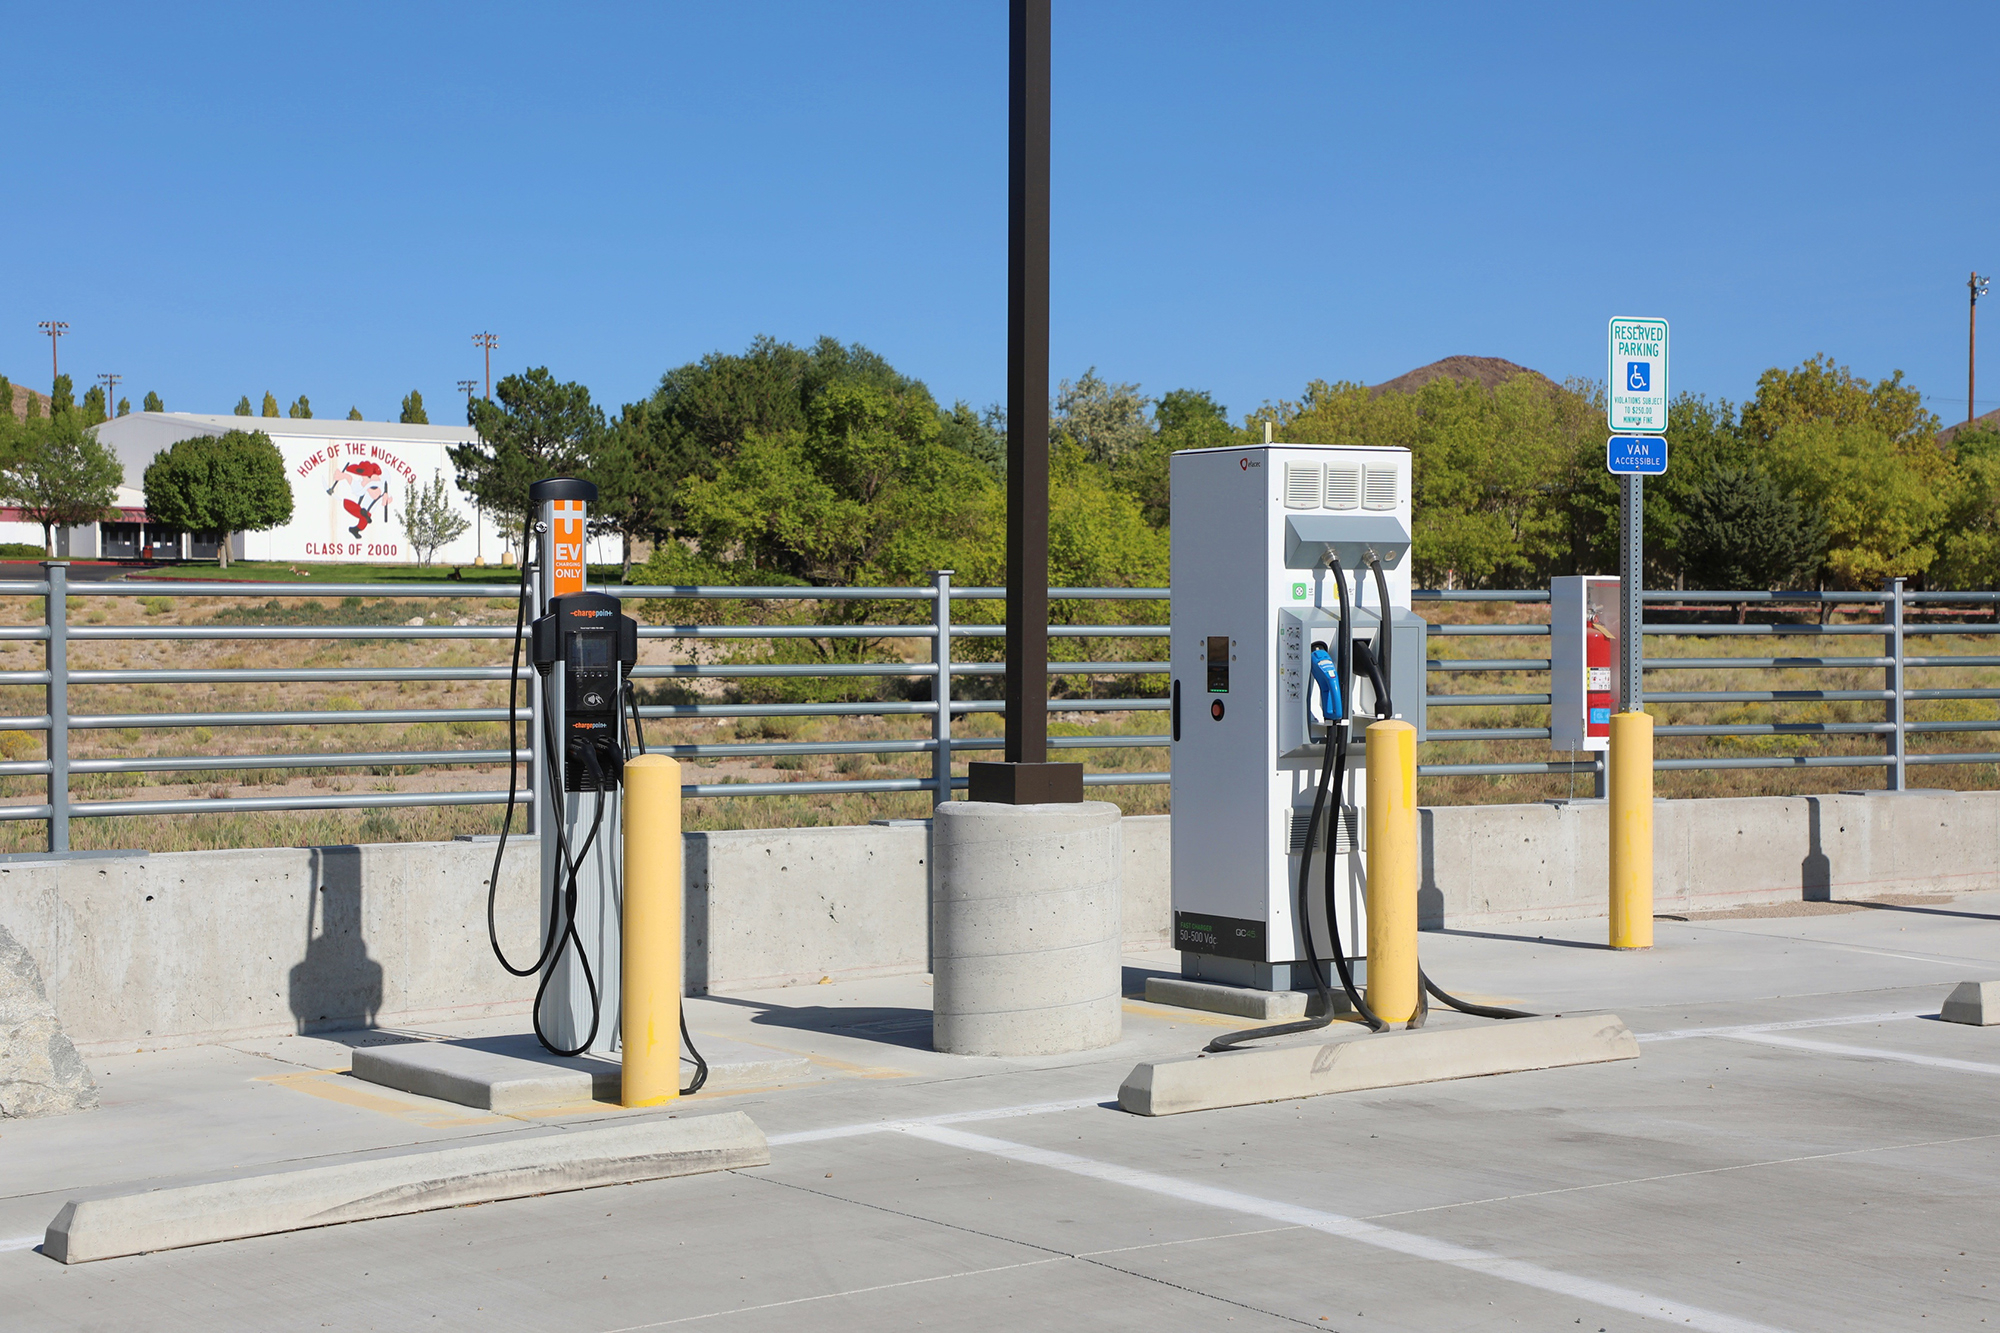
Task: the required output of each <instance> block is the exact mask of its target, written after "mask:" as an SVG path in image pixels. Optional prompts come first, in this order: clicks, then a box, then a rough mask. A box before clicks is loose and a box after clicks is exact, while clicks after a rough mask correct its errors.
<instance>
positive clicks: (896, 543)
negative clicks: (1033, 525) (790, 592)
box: [682, 382, 1001, 585]
mask: <svg viewBox="0 0 2000 1333" xmlns="http://www.w3.org/2000/svg"><path fill="white" fill-rule="evenodd" d="M941 435H942V430H941V427H940V424H939V420H938V414H937V412H936V408H935V405H934V404H933V403H932V402H931V400H930V396H929V394H928V393H924V394H921V395H918V394H913V393H906V394H903V395H894V394H891V393H888V392H885V391H884V390H883V389H881V388H880V387H877V386H874V385H869V384H866V383H855V382H848V383H836V384H833V385H830V386H828V387H827V388H825V389H824V390H823V391H821V392H820V393H819V394H818V395H817V396H816V397H815V398H814V400H813V403H812V405H811V408H810V410H809V412H808V414H807V423H806V427H805V429H803V430H792V431H785V432H783V433H780V434H776V435H768V436H767V435H762V434H756V433H752V434H751V435H749V436H748V438H746V439H745V440H744V441H742V442H741V443H740V444H739V445H738V446H737V448H736V449H735V451H734V454H733V456H732V457H731V458H729V459H728V461H727V462H725V463H724V464H723V466H722V467H721V469H720V470H719V472H718V474H717V475H716V476H715V477H714V478H706V477H695V478H690V479H688V480H687V482H686V483H685V485H684V489H683V494H682V499H683V504H684V508H685V515H686V522H687V527H688V529H689V531H690V533H691V535H693V536H695V537H696V538H697V539H698V541H699V543H700V546H701V549H702V550H703V551H704V552H740V555H737V556H735V557H734V558H733V559H732V560H731V562H730V563H732V564H734V565H736V566H738V567H740V568H742V569H743V570H744V571H745V572H759V573H767V574H768V573H776V574H782V575H786V576H789V577H791V578H795V579H802V580H804V581H806V582H809V583H815V584H830V585H842V584H857V583H873V582H883V583H901V582H907V581H912V580H917V579H921V578H922V577H923V574H924V572H925V571H926V570H929V569H934V568H938V567H940V566H953V565H958V566H959V567H961V568H963V567H966V564H967V561H966V560H965V559H964V558H963V557H965V556H967V555H971V556H972V557H973V558H974V559H975V560H976V559H977V556H978V554H979V553H980V552H981V551H982V550H983V549H986V548H988V547H990V542H991V537H992V535H993V532H994V530H995V529H994V525H995V524H996V523H997V522H998V520H999V517H1000V512H1001V510H1000V506H1001V496H1000V491H999V487H998V485H997V484H996V483H995V481H994V479H993V477H992V474H991V473H989V472H988V471H987V470H986V469H985V468H983V467H982V466H980V465H979V464H978V463H977V462H976V461H974V460H973V459H971V458H969V457H967V456H966V455H964V454H962V453H960V452H958V451H956V450H953V449H950V448H948V447H946V446H945V445H944V443H943V441H942V439H941ZM987 563H988V564H989V566H990V560H989V561H988V562H987Z"/></svg>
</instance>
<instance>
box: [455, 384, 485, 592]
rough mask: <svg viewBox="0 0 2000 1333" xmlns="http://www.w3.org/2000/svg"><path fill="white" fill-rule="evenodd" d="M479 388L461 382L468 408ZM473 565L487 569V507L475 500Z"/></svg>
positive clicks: (459, 388)
mask: <svg viewBox="0 0 2000 1333" xmlns="http://www.w3.org/2000/svg"><path fill="white" fill-rule="evenodd" d="M478 387H479V381H478V380H460V381H459V382H458V391H459V392H460V393H462V394H464V395H465V401H466V404H467V406H470V405H471V403H472V391H473V390H474V389H476V388H478ZM472 563H473V564H475V565H478V566H479V567H480V568H482V569H484V568H485V567H486V506H484V505H482V504H480V503H479V501H478V500H477V499H476V498H475V499H474V500H473V502H472Z"/></svg>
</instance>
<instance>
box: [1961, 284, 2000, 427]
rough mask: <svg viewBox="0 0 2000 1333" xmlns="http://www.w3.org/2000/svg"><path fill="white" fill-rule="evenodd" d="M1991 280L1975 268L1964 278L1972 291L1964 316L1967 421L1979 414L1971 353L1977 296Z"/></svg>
mask: <svg viewBox="0 0 2000 1333" xmlns="http://www.w3.org/2000/svg"><path fill="white" fill-rule="evenodd" d="M1992 281H1993V280H1992V279H1991V278H1982V277H1980V276H1979V274H1978V272H1977V271H1976V270H1975V271H1974V272H1973V275H1972V276H1971V277H1969V278H1967V279H1966V280H1965V285H1966V287H1967V289H1968V290H1970V291H1971V292H1972V300H1971V301H1970V302H1969V303H1968V304H1967V310H1968V312H1969V313H1968V314H1967V316H1966V326H1965V419H1966V420H1967V421H1971V420H1972V419H1973V418H1974V417H1976V416H1978V415H1979V410H1978V409H1977V408H1976V407H1974V406H1973V398H1972V389H1973V360H1972V353H1973V350H1974V348H1975V347H1976V346H1977V345H1978V342H1979V298H1980V297H1982V296H1984V295H1986V287H1987V284H1989V283H1991V282H1992Z"/></svg>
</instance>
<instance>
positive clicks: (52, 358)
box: [41, 319, 69, 385]
mask: <svg viewBox="0 0 2000 1333" xmlns="http://www.w3.org/2000/svg"><path fill="white" fill-rule="evenodd" d="M41 328H42V332H43V333H46V334H48V335H49V383H50V385H54V384H55V382H56V378H57V377H58V376H59V375H61V374H62V367H61V366H59V365H57V364H56V339H58V338H60V337H62V336H63V335H64V334H65V333H68V332H69V325H68V324H67V323H65V322H63V321H62V320H60V319H45V320H43V321H42V324H41Z"/></svg>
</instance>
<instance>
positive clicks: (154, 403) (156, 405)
mask: <svg viewBox="0 0 2000 1333" xmlns="http://www.w3.org/2000/svg"><path fill="white" fill-rule="evenodd" d="M243 406H245V407H248V406H250V400H249V399H248V398H246V399H244V400H243ZM145 410H146V411H148V412H164V411H166V410H167V405H166V403H165V402H164V401H163V400H162V399H161V397H160V395H158V394H156V393H154V392H153V391H152V390H151V389H148V390H147V391H146V409H145ZM236 415H238V416H243V415H245V414H244V413H242V412H238V413H237V414H236Z"/></svg>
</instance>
